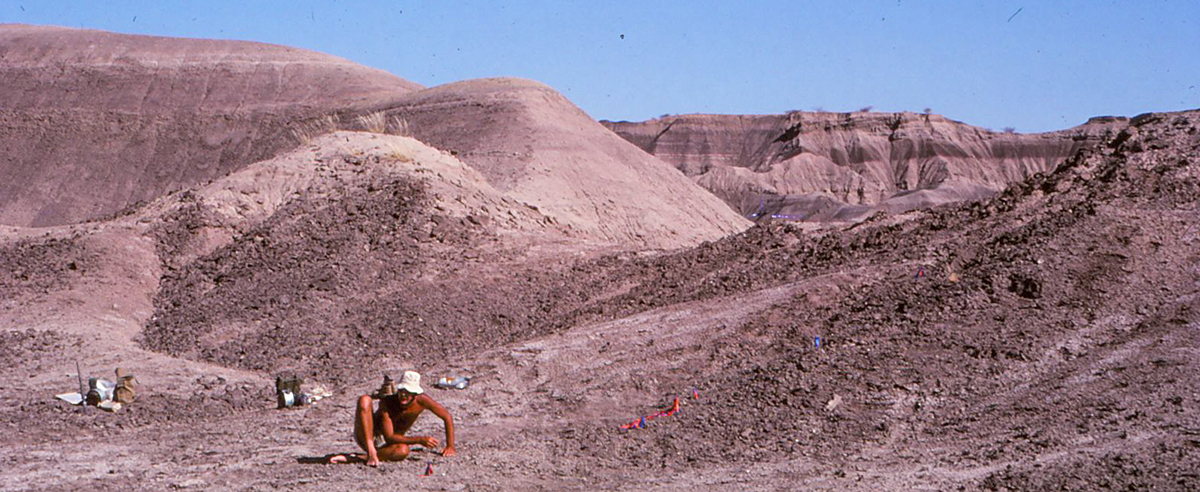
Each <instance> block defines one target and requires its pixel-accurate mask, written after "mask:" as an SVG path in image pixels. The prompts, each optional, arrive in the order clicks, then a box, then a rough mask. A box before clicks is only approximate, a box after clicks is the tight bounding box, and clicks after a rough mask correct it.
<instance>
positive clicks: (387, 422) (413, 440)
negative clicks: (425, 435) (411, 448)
mask: <svg viewBox="0 0 1200 492" xmlns="http://www.w3.org/2000/svg"><path fill="white" fill-rule="evenodd" d="M379 434H380V435H381V436H383V440H384V441H385V442H387V443H388V444H420V445H422V446H425V445H427V444H426V443H425V441H424V440H423V439H422V438H420V437H408V436H406V435H404V434H400V433H397V432H396V426H395V425H394V424H393V423H392V416H391V412H383V418H381V419H380V422H379Z"/></svg>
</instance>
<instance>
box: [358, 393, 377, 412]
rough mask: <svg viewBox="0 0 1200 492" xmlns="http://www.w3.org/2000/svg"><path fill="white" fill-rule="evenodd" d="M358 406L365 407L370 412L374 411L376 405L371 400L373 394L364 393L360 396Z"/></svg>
mask: <svg viewBox="0 0 1200 492" xmlns="http://www.w3.org/2000/svg"><path fill="white" fill-rule="evenodd" d="M358 408H360V409H363V408H365V409H366V410H367V411H368V412H374V411H375V407H374V405H373V404H372V401H371V395H362V396H360V397H358Z"/></svg>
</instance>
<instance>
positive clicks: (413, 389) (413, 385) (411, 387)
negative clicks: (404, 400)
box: [400, 371, 425, 395]
mask: <svg viewBox="0 0 1200 492" xmlns="http://www.w3.org/2000/svg"><path fill="white" fill-rule="evenodd" d="M400 389H402V390H404V391H407V392H409V393H412V394H414V395H419V394H421V393H424V392H425V390H423V389H421V375H420V374H417V371H404V375H403V376H401V377H400Z"/></svg>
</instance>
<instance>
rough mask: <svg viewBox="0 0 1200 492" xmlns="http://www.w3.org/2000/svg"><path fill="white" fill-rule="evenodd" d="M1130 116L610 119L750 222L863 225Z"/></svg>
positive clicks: (1067, 146)
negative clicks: (1006, 128)
mask: <svg viewBox="0 0 1200 492" xmlns="http://www.w3.org/2000/svg"><path fill="white" fill-rule="evenodd" d="M1123 121H1124V119H1123V118H1094V119H1093V120H1092V121H1089V122H1088V123H1087V124H1085V125H1082V126H1079V127H1076V128H1072V129H1069V130H1063V131H1059V132H1051V133H1045V134H1030V135H1022V134H1015V133H998V132H993V131H990V130H986V129H983V128H977V127H973V126H970V125H966V124H963V123H960V122H957V121H953V120H949V119H947V118H945V117H943V116H940V115H936V114H914V113H873V112H859V113H826V112H816V113H810V112H800V111H796V112H791V113H788V114H786V115H679V116H664V117H661V118H658V119H655V120H650V121H645V122H640V123H631V122H608V121H605V122H602V123H603V124H604V125H605V126H607V127H608V128H610V129H612V130H613V131H614V132H616V133H617V134H618V135H621V136H622V137H624V138H625V139H627V140H629V141H630V142H632V143H634V144H635V145H637V146H638V147H640V148H642V149H643V150H645V151H646V152H649V153H651V154H654V155H655V156H656V157H659V158H661V159H662V160H664V161H667V162H669V163H671V164H672V165H674V166H676V167H677V168H679V169H680V170H682V171H683V172H684V173H686V174H687V175H688V176H691V177H692V179H693V180H695V181H696V182H697V183H700V184H701V185H703V186H704V187H705V188H706V189H708V190H709V191H712V192H713V193H714V194H716V195H717V196H720V197H721V198H722V199H724V200H725V201H726V202H727V203H729V204H730V206H732V207H733V208H735V209H737V210H738V211H739V212H741V213H742V214H743V215H744V216H748V217H750V216H753V217H761V216H765V215H781V216H786V217H788V218H793V219H801V220H806V221H828V220H835V221H853V220H861V219H862V218H864V217H866V216H869V215H871V214H872V213H874V212H876V211H888V212H903V211H905V210H911V209H913V208H917V207H928V206H933V205H938V204H942V203H948V202H952V201H963V200H974V199H978V198H982V197H985V196H989V195H991V194H993V193H996V192H997V191H999V190H1002V189H1004V188H1005V187H1006V186H1008V185H1009V184H1010V183H1013V182H1016V181H1020V180H1023V179H1026V178H1028V177H1030V176H1033V175H1034V174H1037V173H1041V172H1046V171H1049V170H1052V169H1053V168H1054V167H1055V166H1057V165H1058V164H1059V163H1061V162H1062V161H1063V160H1065V159H1066V158H1067V157H1070V156H1071V155H1073V154H1074V153H1075V151H1077V150H1079V149H1080V148H1083V147H1087V146H1089V145H1092V144H1094V143H1095V142H1096V141H1097V140H1098V139H1099V137H1101V136H1102V135H1104V134H1105V133H1106V132H1111V129H1112V128H1113V126H1114V125H1118V124H1120V123H1121V122H1123Z"/></svg>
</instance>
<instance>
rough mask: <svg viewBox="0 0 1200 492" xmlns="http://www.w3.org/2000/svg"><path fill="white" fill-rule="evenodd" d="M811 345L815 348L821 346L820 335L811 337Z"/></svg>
mask: <svg viewBox="0 0 1200 492" xmlns="http://www.w3.org/2000/svg"><path fill="white" fill-rule="evenodd" d="M813 346H814V347H816V348H821V337H814V338H813Z"/></svg>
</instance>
